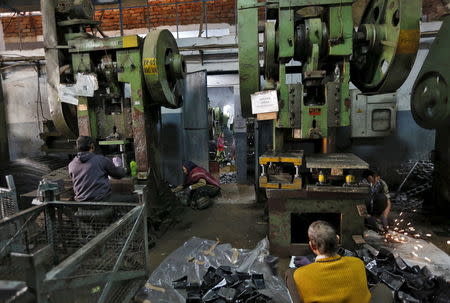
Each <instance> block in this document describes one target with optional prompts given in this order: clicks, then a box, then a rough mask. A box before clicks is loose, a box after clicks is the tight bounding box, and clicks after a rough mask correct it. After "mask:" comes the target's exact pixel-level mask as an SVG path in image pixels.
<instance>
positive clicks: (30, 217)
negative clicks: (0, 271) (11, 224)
mask: <svg viewBox="0 0 450 303" xmlns="http://www.w3.org/2000/svg"><path fill="white" fill-rule="evenodd" d="M39 214H40V213H38V212H36V213H35V214H32V215H31V216H29V217H28V219H27V220H26V221H25V222H24V223H23V224H22V225H21V226H20V227H19V229H17V231H16V233H15V234H14V235H13V236H12V237H11V239H9V240H8V242H6V244H5V245H4V246H3V247H2V248H1V249H0V258H2V257H3V253H4V252H5V250H6V249H7V248H8V246H9V245H10V244H11V243H12V242H13V241H14V240H15V239H16V238H17V236H18V235H19V234H20V233H21V231H22V230H23V229H24V228H25V226H26V225H27V224H28V222H30V221H31V220H33V219H35V218H36V217H37V216H38V215H39Z"/></svg>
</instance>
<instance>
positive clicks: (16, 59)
mask: <svg viewBox="0 0 450 303" xmlns="http://www.w3.org/2000/svg"><path fill="white" fill-rule="evenodd" d="M43 60H45V57H44V56H30V57H25V56H20V57H5V56H0V62H21V61H26V62H28V61H43Z"/></svg>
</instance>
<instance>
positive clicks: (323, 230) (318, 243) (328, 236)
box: [308, 221, 338, 256]
mask: <svg viewBox="0 0 450 303" xmlns="http://www.w3.org/2000/svg"><path fill="white" fill-rule="evenodd" d="M308 237H309V240H310V241H311V243H312V244H313V245H314V246H315V247H316V248H317V250H318V251H319V252H320V253H321V254H323V255H326V256H334V255H335V254H336V253H337V250H338V239H337V234H336V230H335V229H334V227H333V226H332V225H331V224H330V223H328V222H325V221H315V222H313V223H311V225H310V226H309V228H308Z"/></svg>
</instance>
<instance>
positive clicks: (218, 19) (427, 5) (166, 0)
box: [1, 0, 446, 38]
mask: <svg viewBox="0 0 450 303" xmlns="http://www.w3.org/2000/svg"><path fill="white" fill-rule="evenodd" d="M177 1H178V2H179V4H177V5H168V4H170V3H174V0H151V1H150V0H149V4H150V6H149V7H138V8H127V9H124V10H123V21H124V28H125V29H135V28H148V27H157V26H161V25H175V24H176V22H177V21H178V23H179V24H180V25H185V24H193V23H201V22H202V21H203V22H204V21H207V22H208V23H229V24H234V22H235V19H236V12H235V9H236V0H213V1H211V2H206V3H205V4H204V5H203V4H202V3H201V2H198V3H192V2H190V1H191V0H177ZM442 1H443V0H427V1H423V14H424V15H427V17H428V19H429V20H430V21H431V20H438V19H439V18H440V17H441V16H442V15H443V14H444V13H445V12H446V9H445V6H444V5H443V2H442ZM180 2H181V3H180ZM182 2H188V3H182ZM161 4H165V5H161ZM204 6H206V10H207V11H206V16H203V15H202V14H203V11H204ZM259 16H260V17H261V18H262V17H263V16H264V8H260V9H259ZM202 17H203V20H202ZM95 19H96V20H101V21H102V29H103V30H118V29H119V27H120V25H119V22H120V21H119V20H120V17H119V10H118V9H110V10H98V11H96V13H95ZM1 21H2V23H3V31H4V36H5V38H15V37H18V36H19V33H20V36H21V37H33V36H37V35H42V20H41V16H28V15H26V16H15V17H4V18H2V19H1Z"/></svg>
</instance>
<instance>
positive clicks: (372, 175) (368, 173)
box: [362, 169, 381, 184]
mask: <svg viewBox="0 0 450 303" xmlns="http://www.w3.org/2000/svg"><path fill="white" fill-rule="evenodd" d="M362 176H363V178H364V179H367V181H369V183H372V184H375V183H377V182H378V181H380V178H381V177H380V174H379V173H377V172H376V171H374V170H370V169H367V170H365V171H364V172H363V175H362Z"/></svg>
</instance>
